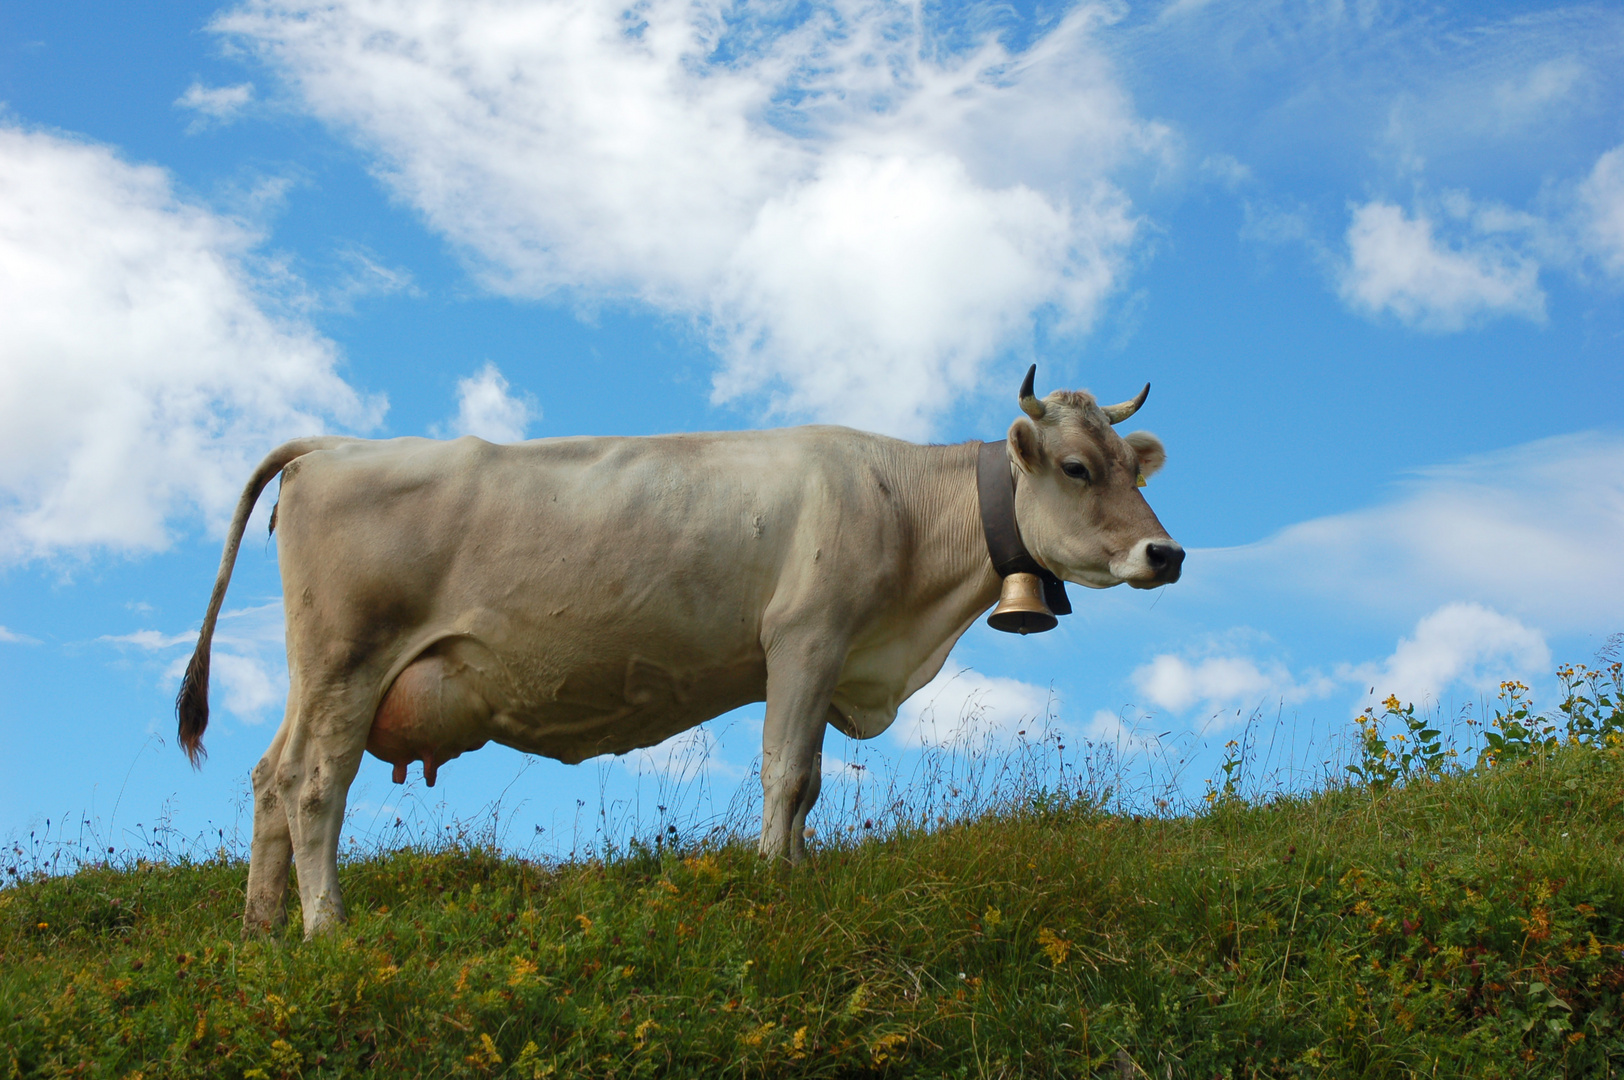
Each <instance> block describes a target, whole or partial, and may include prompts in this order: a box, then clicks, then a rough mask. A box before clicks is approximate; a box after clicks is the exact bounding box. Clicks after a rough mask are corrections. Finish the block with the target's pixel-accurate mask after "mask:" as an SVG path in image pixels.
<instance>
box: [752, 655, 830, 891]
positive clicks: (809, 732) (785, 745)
mask: <svg viewBox="0 0 1624 1080" xmlns="http://www.w3.org/2000/svg"><path fill="white" fill-rule="evenodd" d="M785 652H786V653H789V655H780V656H778V657H775V658H774V660H771V661H769V664H768V669H767V722H766V726H765V728H764V730H763V731H762V737H761V794H762V800H761V854H762V857H763V858H787V859H788V860H789V861H790V862H792V863H797V862H800V861H801V860H802V859H804V858H805V857H806V815H807V813H808V812H809V811H811V809H812V804H813V803H815V802H817V799H818V789H819V788H820V787H822V783H823V775H822V772H823V731H824V723H825V721H824V718H825V716H827V714H828V711H829V698H830V697H831V696H832V695H833V694H834V690H835V684H836V682H837V680H838V679H839V676H840V667H839V665H838V664H835V663H832V660H831V658H830V657H828V656H827V655H819V653H818V652H817V651H816V650H813V649H803V650H793V651H792V650H785Z"/></svg>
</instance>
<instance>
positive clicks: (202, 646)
mask: <svg viewBox="0 0 1624 1080" xmlns="http://www.w3.org/2000/svg"><path fill="white" fill-rule="evenodd" d="M175 718H176V719H177V720H178V721H179V722H180V735H179V738H180V748H181V749H182V750H184V751H186V756H187V757H188V758H189V759H191V762H192V768H194V769H197V768H201V767H202V766H203V759H204V758H206V757H208V756H209V755H208V752H207V751H206V750H204V749H203V730H204V729H205V728H207V727H208V726H209V649H208V645H207V644H206V643H204V642H199V643H198V648H197V651H196V652H194V653H193V654H192V662H191V663H189V664H187V665H186V677H185V678H184V679H182V680H181V682H180V693H179V694H177V695H175Z"/></svg>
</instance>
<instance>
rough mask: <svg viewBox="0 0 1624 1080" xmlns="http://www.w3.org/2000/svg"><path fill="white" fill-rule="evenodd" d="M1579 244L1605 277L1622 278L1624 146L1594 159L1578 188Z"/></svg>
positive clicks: (1623, 263)
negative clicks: (1605, 271) (1605, 269)
mask: <svg viewBox="0 0 1624 1080" xmlns="http://www.w3.org/2000/svg"><path fill="white" fill-rule="evenodd" d="M1579 207H1580V212H1579V216H1578V222H1577V224H1578V228H1577V232H1578V234H1579V237H1580V242H1581V243H1582V244H1583V245H1584V246H1585V247H1586V248H1588V249H1589V250H1590V252H1591V253H1592V254H1593V255H1595V257H1596V258H1597V259H1598V260H1599V261H1600V262H1601V264H1602V265H1603V266H1604V267H1606V268H1607V271H1608V273H1610V274H1613V275H1614V276H1617V277H1624V146H1615V147H1613V149H1611V150H1609V151H1607V153H1605V154H1603V155H1602V156H1601V157H1600V158H1598V159H1597V161H1596V165H1595V167H1594V168H1593V169H1591V170H1590V175H1589V176H1587V177H1585V179H1584V180H1583V181H1582V182H1581V183H1580V184H1579Z"/></svg>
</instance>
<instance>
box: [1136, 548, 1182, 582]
mask: <svg viewBox="0 0 1624 1080" xmlns="http://www.w3.org/2000/svg"><path fill="white" fill-rule="evenodd" d="M1145 561H1146V562H1148V563H1150V568H1151V569H1152V570H1154V571H1156V576H1157V577H1158V578H1160V579H1162V580H1163V581H1169V582H1171V581H1177V580H1178V579H1179V573H1180V572H1181V570H1182V568H1183V566H1184V549H1183V548H1181V547H1179V546H1178V545H1177V544H1146V545H1145Z"/></svg>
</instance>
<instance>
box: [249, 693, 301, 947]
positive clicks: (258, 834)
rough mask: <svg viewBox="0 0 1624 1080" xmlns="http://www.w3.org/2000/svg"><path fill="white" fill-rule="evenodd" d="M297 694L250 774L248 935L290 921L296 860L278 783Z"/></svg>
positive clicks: (262, 931) (289, 698)
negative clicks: (291, 881)
mask: <svg viewBox="0 0 1624 1080" xmlns="http://www.w3.org/2000/svg"><path fill="white" fill-rule="evenodd" d="M293 706H294V697H293V694H292V693H289V695H288V711H287V716H286V717H285V718H284V719H283V721H282V726H281V727H280V728H278V729H277V732H276V738H274V739H272V740H271V746H270V749H268V750H266V751H265V756H264V757H262V758H260V759H259V764H258V765H255V766H254V771H253V773H251V774H250V776H251V779H252V780H253V785H254V841H253V847H252V848H250V849H249V854H248V900H247V903H246V904H245V905H244V907H243V915H242V929H243V934H244V935H250V934H260V933H265V932H266V931H269V930H273V929H276V928H277V927H280V926H282V925H283V924H285V923H286V922H287V921H288V909H287V896H288V867H289V865H290V864H291V862H292V860H293V837H292V836H291V835H290V834H289V832H288V815H287V809H286V807H285V805H284V804H283V802H282V793H281V790H280V787H279V785H278V784H277V768H278V766H279V765H280V763H281V760H282V750H283V748H284V747H285V746H286V745H287V741H288V732H289V731H290V730H291V729H292V727H293V724H294V717H295V713H294V708H293Z"/></svg>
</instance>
